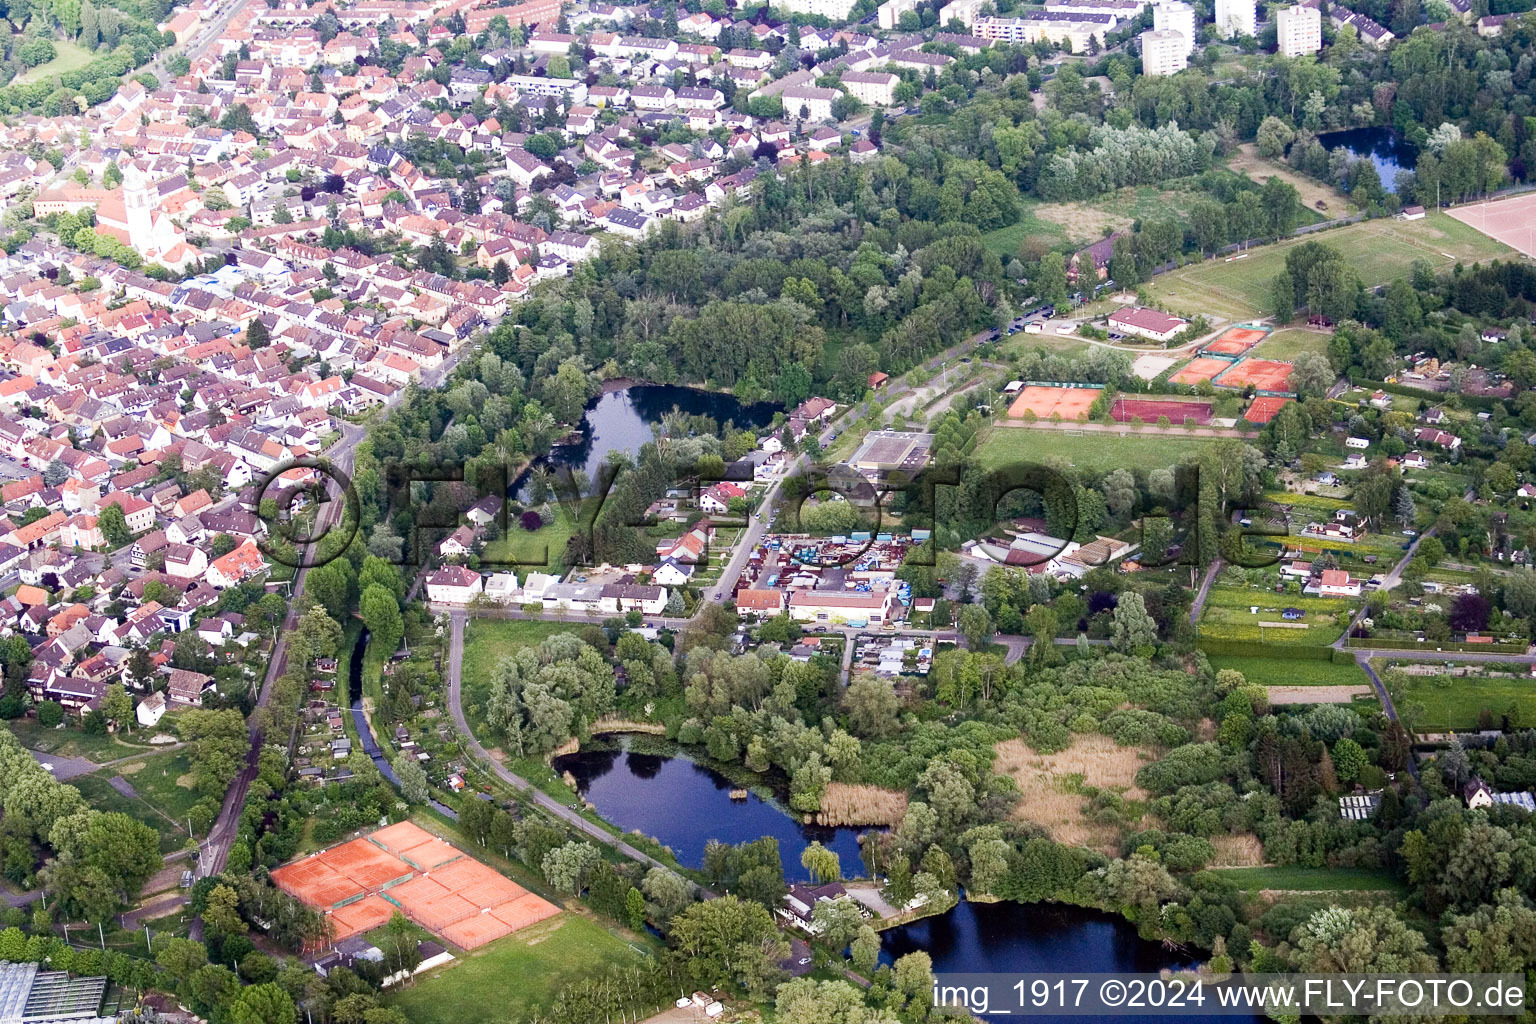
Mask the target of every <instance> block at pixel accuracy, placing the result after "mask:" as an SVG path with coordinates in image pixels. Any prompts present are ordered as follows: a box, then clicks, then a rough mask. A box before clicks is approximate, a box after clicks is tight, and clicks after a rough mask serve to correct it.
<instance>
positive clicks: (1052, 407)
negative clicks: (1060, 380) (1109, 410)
mask: <svg viewBox="0 0 1536 1024" xmlns="http://www.w3.org/2000/svg"><path fill="white" fill-rule="evenodd" d="M1101 394H1103V389H1102V388H1053V387H1048V386H1046V385H1041V384H1030V385H1029V386H1027V387H1025V388H1024V390H1022V391H1020V392H1019V394H1018V397H1017V398H1015V399H1014V400H1013V404H1012V405H1010V406H1009V407H1008V418H1009V419H1015V420H1019V419H1025V418H1027V416H1026V414H1029V413H1033V414H1034V417H1035V419H1037V420H1048V419H1050V418H1051V417H1052V416H1057V417H1060V418H1061V419H1063V420H1083V419H1087V418H1088V410H1089V408H1090V407H1092V405H1093V403H1094V400H1095V399H1097V398H1098V397H1099V395H1101Z"/></svg>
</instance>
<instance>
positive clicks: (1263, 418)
mask: <svg viewBox="0 0 1536 1024" xmlns="http://www.w3.org/2000/svg"><path fill="white" fill-rule="evenodd" d="M1289 401H1291V399H1289V398H1278V397H1276V396H1274V395H1260V396H1259V397H1257V398H1255V399H1254V400H1253V404H1252V405H1250V406H1248V411H1247V412H1245V413H1243V419H1245V420H1247V421H1248V422H1249V423H1258V424H1265V423H1268V422H1269V421H1270V420H1272V419H1274V418H1275V416H1276V415H1278V414H1279V412H1280V408H1281V407H1282V406H1283V405H1285V403H1286V402H1289Z"/></svg>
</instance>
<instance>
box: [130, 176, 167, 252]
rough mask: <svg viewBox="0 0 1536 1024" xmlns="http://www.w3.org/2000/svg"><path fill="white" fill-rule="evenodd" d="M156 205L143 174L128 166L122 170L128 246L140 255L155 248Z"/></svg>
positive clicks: (152, 191) (153, 194)
mask: <svg viewBox="0 0 1536 1024" xmlns="http://www.w3.org/2000/svg"><path fill="white" fill-rule="evenodd" d="M158 205H159V203H158V201H157V197H156V195H155V190H154V189H153V188H152V187H151V186H150V184H149V179H148V178H147V177H146V176H145V174H144V172H143V171H141V170H139V168H138V167H137V166H136V165H134V164H131V163H130V164H128V165H127V166H126V167H125V168H124V169H123V212H124V214H125V219H126V220H127V222H128V244H129V245H131V246H133V248H134V249H136V250H137V251H138V252H139V253H140V254H143V253H145V252H147V251H150V250H153V249H154V248H155V230H154V212H155V207H156V206H158Z"/></svg>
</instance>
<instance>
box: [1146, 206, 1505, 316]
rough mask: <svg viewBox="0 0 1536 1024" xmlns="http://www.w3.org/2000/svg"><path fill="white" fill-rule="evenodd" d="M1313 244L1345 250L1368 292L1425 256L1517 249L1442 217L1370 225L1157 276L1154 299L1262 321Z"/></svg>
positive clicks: (1476, 256) (1470, 257)
mask: <svg viewBox="0 0 1536 1024" xmlns="http://www.w3.org/2000/svg"><path fill="white" fill-rule="evenodd" d="M1305 241H1315V242H1323V243H1325V244H1327V245H1331V246H1333V247H1334V248H1336V249H1338V250H1339V252H1341V253H1342V254H1343V255H1344V258H1345V259H1346V260H1348V261H1349V263H1350V265H1351V266H1353V267H1354V268H1355V269H1356V270H1357V271H1358V272H1359V274H1360V280H1361V282H1362V283H1363V284H1365V286H1366V287H1371V286H1373V285H1378V284H1384V283H1386V282H1388V281H1392V280H1395V279H1397V278H1399V277H1405V276H1407V275H1408V273H1409V272H1410V271H1411V270H1412V268H1413V261H1414V260H1417V259H1424V260H1428V261H1429V262H1430V264H1431V265H1432V266H1434V267H1435V268H1437V269H1444V268H1446V267H1449V266H1451V265H1452V264H1454V263H1456V262H1458V261H1461V262H1466V263H1471V262H1475V261H1477V260H1490V259H1494V258H1496V257H1500V256H1503V257H1508V256H1511V255H1513V252H1514V250H1512V249H1511V248H1510V247H1509V246H1507V245H1505V244H1504V243H1502V242H1499V241H1497V240H1495V239H1492V238H1489V237H1488V236H1487V235H1484V234H1482V233H1481V232H1479V231H1478V230H1477V229H1476V228H1474V227H1471V226H1470V225H1467V224H1463V223H1461V222H1460V221H1458V220H1455V219H1453V218H1451V217H1448V216H1446V215H1445V214H1443V213H1438V212H1437V213H1431V214H1429V215H1428V216H1427V217H1425V219H1423V220H1419V221H1399V220H1369V221H1362V222H1360V223H1358V224H1350V225H1348V226H1346V227H1342V228H1334V229H1331V230H1328V231H1319V232H1317V233H1315V234H1310V235H1304V236H1302V237H1301V238H1293V239H1288V240H1286V241H1284V242H1278V243H1276V244H1274V245H1266V246H1261V247H1259V248H1257V249H1250V250H1249V251H1248V256H1247V258H1246V259H1241V260H1235V261H1233V262H1231V263H1226V262H1224V261H1222V260H1220V259H1215V260H1207V261H1206V262H1204V263H1194V264H1191V265H1189V266H1187V267H1184V268H1182V269H1180V270H1175V271H1173V272H1171V273H1168V274H1160V275H1158V276H1157V277H1154V278H1153V279H1152V280H1151V282H1150V283H1148V284H1147V285H1146V288H1147V290H1148V291H1149V292H1150V293H1151V294H1152V296H1153V298H1154V300H1156V301H1159V302H1161V303H1163V304H1165V305H1167V307H1168V308H1169V309H1170V310H1172V311H1175V312H1181V313H1189V314H1195V313H1204V314H1206V315H1212V314H1215V315H1217V316H1225V317H1229V318H1230V319H1232V320H1247V319H1249V318H1251V317H1255V316H1261V315H1263V313H1264V312H1265V310H1264V306H1265V305H1266V304H1267V303H1268V301H1269V295H1270V282H1272V281H1273V280H1274V277H1275V274H1277V273H1279V271H1280V270H1281V269H1282V268H1283V267H1284V266H1285V254H1286V253H1287V252H1289V251H1290V249H1291V247H1292V246H1296V245H1300V244H1301V243H1302V242H1305Z"/></svg>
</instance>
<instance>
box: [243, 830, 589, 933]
mask: <svg viewBox="0 0 1536 1024" xmlns="http://www.w3.org/2000/svg"><path fill="white" fill-rule="evenodd" d="M272 881H273V882H275V883H276V884H277V886H278V888H280V889H282V890H284V891H285V892H288V893H291V894H292V895H294V896H296V897H298V898H299V899H300V900H302V901H303V902H304V903H306V904H308V905H309V906H311V907H314V908H315V909H316V910H320V911H323V912H324V913H325V914H326V915H327V917H328V919H329V922H330V925H331V929H332V941H339V940H341V939H345V938H350V937H351V936H353V935H359V934H361V933H363V932H367V931H371V930H373V929H374V928H377V927H379V926H380V925H381V924H384V923H385V922H386V921H388V920H389V919H390V917H391V916H393V914H394V912H395V910H396V908H398V909H400V910H402V911H404V912H405V915H406V916H407V917H409V918H410V919H411V920H412V921H415V922H416V923H417V924H419V925H421V926H422V927H423V928H426V929H428V930H429V931H431V932H432V933H433V934H435V935H439V936H441V937H442V938H444V939H447V940H448V941H449V942H452V943H453V944H454V945H455V946H458V947H459V948H460V949H478V948H479V947H480V946H483V945H485V944H486V943H488V942H492V941H494V940H496V939H499V938H501V937H502V936H505V935H510V934H512V933H513V932H515V931H519V930H521V929H523V928H526V927H528V926H529V925H531V924H536V923H537V922H539V921H542V920H544V919H545V918H549V917H553V916H555V915H556V914H558V913H559V912H560V910H559V908H558V907H556V906H555V905H554V904H552V903H549V902H548V901H546V900H544V899H542V898H540V897H539V896H536V895H534V894H533V893H531V892H529V891H528V890H526V889H524V888H523V887H522V886H520V885H518V884H517V883H516V882H513V881H512V880H511V879H509V878H507V877H506V876H505V875H502V874H500V873H499V872H497V871H494V870H492V869H491V868H489V867H487V866H486V865H484V864H482V863H481V862H480V861H478V860H475V859H474V858H473V857H468V856H466V855H465V854H464V853H463V851H461V850H459V849H458V848H457V847H455V846H454V845H453V844H451V843H449V842H446V841H445V840H443V839H440V838H438V837H437V836H434V835H432V834H431V833H429V832H427V831H426V830H425V829H423V828H421V827H420V826H419V825H416V824H414V823H412V822H409V821H402V822H399V823H397V824H394V825H390V826H389V827H388V828H383V829H380V830H379V831H377V832H374V833H373V834H372V835H369V836H366V837H363V838H360V839H353V840H352V841H350V842H346V843H342V844H341V845H339V846H333V847H331V848H330V849H327V850H323V851H321V852H320V853H317V854H314V855H313V856H310V857H305V858H303V859H302V860H297V861H294V862H292V863H290V864H285V865H283V866H282V867H280V868H278V869H277V870H276V871H274V872H272Z"/></svg>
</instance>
